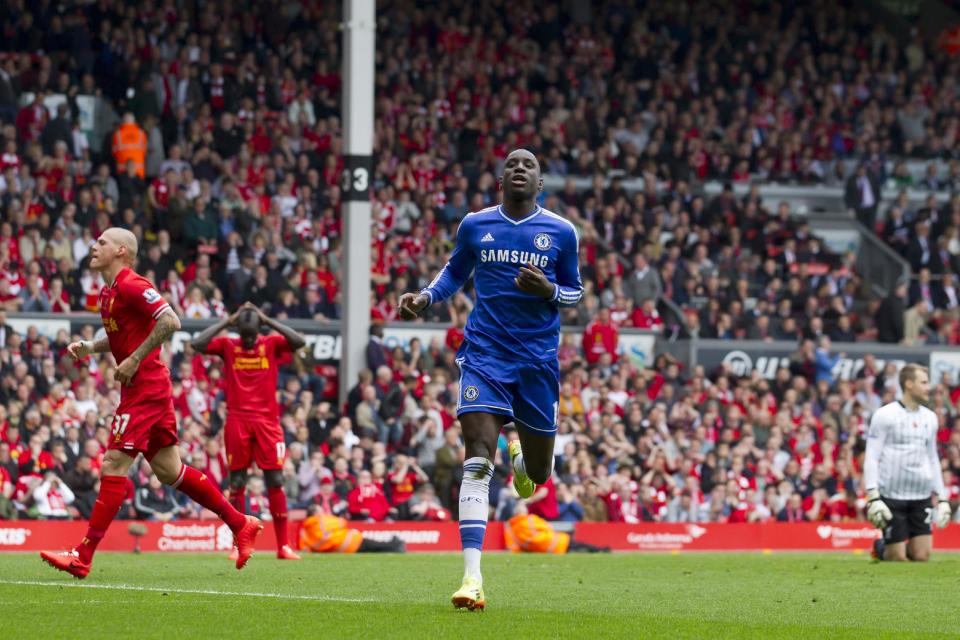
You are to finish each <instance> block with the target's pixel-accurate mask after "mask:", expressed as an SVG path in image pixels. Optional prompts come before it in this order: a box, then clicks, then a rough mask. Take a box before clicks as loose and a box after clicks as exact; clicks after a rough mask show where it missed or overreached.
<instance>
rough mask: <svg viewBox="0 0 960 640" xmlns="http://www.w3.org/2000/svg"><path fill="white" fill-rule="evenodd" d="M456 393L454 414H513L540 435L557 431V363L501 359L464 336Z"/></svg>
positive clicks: (558, 390)
mask: <svg viewBox="0 0 960 640" xmlns="http://www.w3.org/2000/svg"><path fill="white" fill-rule="evenodd" d="M457 364H458V365H459V366H460V397H459V398H458V402H457V416H460V415H462V414H464V413H470V412H473V411H482V412H485V413H496V414H499V415H503V416H507V417H510V418H513V420H514V421H515V422H516V423H518V424H519V425H520V426H522V427H525V428H527V429H529V430H530V431H532V432H534V433H536V434H538V435H543V436H555V435H556V434H557V416H558V413H559V406H560V405H559V402H560V363H559V362H557V361H556V360H553V361H550V362H523V361H510V360H504V359H503V358H500V357H498V356H494V355H491V354H488V353H484V352H481V351H478V350H477V348H476V347H472V346H471V345H470V344H469V342H467V341H466V340H465V341H464V342H463V344H462V345H460V349H459V350H458V351H457Z"/></svg>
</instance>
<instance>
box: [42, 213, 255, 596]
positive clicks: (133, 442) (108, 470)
mask: <svg viewBox="0 0 960 640" xmlns="http://www.w3.org/2000/svg"><path fill="white" fill-rule="evenodd" d="M136 257H137V238H136V236H134V235H133V234H132V233H130V232H129V231H127V230H126V229H119V228H112V229H107V230H106V231H104V232H103V233H102V234H101V235H100V237H99V238H97V241H96V243H94V245H93V247H92V248H91V249H90V268H91V269H94V270H96V271H98V272H100V274H101V275H102V276H103V280H104V282H109V283H110V285H109V286H106V287H104V288H103V290H102V291H101V292H100V301H99V302H100V317H101V318H102V319H103V327H104V329H105V330H106V332H107V335H106V337H105V338H101V339H100V340H96V341H95V342H90V341H86V340H85V341H81V342H74V343H71V344H70V345H69V346H68V347H67V350H68V351H69V352H70V355H71V356H73V357H74V358H75V359H77V360H82V359H83V358H86V357H87V356H88V355H89V354H91V353H107V352H108V351H109V352H110V353H112V354H113V357H114V359H116V361H117V362H118V363H119V364H118V365H117V371H116V379H117V382H119V383H120V385H121V387H120V406H119V407H117V411H116V414H115V415H114V416H113V421H112V423H111V435H110V444H109V446H108V451H107V453H106V454H105V455H104V457H103V467H102V469H101V478H100V495H99V496H97V501H96V503H95V504H94V506H93V512H92V513H91V514H90V523H89V527H88V529H87V535H86V536H84V538H83V540H82V541H81V542H80V544H79V545H77V546H76V547H74V548H73V549H72V550H70V551H62V552H55V551H43V552H41V553H40V557H41V558H43V560H44V561H46V562H47V563H48V564H50V565H51V566H53V567H55V568H57V569H59V570H61V571H66V572H67V573H70V574H71V575H73V576H75V577H77V578H85V577H86V576H87V574H88V573H90V565H91V563H92V561H93V554H94V552H95V551H96V549H97V545H98V544H99V543H100V540H102V539H103V536H104V534H105V533H106V532H107V528H108V527H109V526H110V523H111V522H112V521H113V519H114V517H115V516H116V515H117V512H118V511H119V510H120V506H121V505H122V504H123V501H124V499H125V498H126V497H127V478H126V475H127V471H128V470H129V469H130V465H132V464H133V461H134V459H135V458H136V456H137V454H138V453H142V454H143V455H144V457H145V458H146V459H147V461H149V462H150V466H151V467H152V468H153V472H154V473H155V474H156V475H157V478H158V479H159V480H160V481H161V482H163V483H164V484H169V485H170V486H172V487H173V488H175V489H179V490H180V491H182V492H184V493H185V494H187V495H188V496H190V497H191V498H192V499H193V500H194V501H196V502H197V503H199V504H201V505H203V506H204V507H206V508H207V509H210V510H211V511H213V512H214V513H216V514H217V515H218V516H220V518H221V519H222V520H223V521H224V522H225V523H226V524H227V525H228V526H229V527H230V529H231V530H232V531H233V534H234V539H235V540H236V544H237V546H238V548H239V551H240V553H239V555H238V557H237V569H242V568H243V566H244V565H245V564H246V563H247V560H248V559H249V558H250V555H251V554H252V553H253V545H254V542H255V540H256V538H257V535H259V533H260V531H261V530H262V529H263V523H261V522H260V520H258V519H257V518H254V517H251V516H244V515H243V514H242V513H240V512H239V511H237V510H236V509H234V508H233V506H232V505H231V504H230V503H229V502H227V500H226V498H224V497H223V494H222V493H220V489H219V488H218V487H217V485H216V484H214V483H213V482H212V481H211V480H210V479H209V478H208V477H207V476H205V475H204V474H202V473H200V472H199V471H197V470H196V469H194V468H192V467H188V466H187V465H185V464H183V463H182V462H181V461H180V451H179V449H178V448H177V446H176V445H177V421H176V416H175V414H174V410H173V389H172V385H171V382H170V372H169V370H168V369H167V368H166V366H164V364H163V363H162V362H161V361H160V346H161V345H162V344H163V343H164V342H165V341H166V340H167V338H169V337H170V336H171V335H172V334H173V332H174V331H176V330H177V329H179V328H180V319H179V318H178V317H177V314H176V313H174V311H173V309H171V308H170V306H169V305H168V304H167V303H166V301H165V300H164V299H163V298H162V297H161V296H160V294H159V293H157V290H156V289H155V288H154V287H153V284H151V282H150V281H149V280H147V279H146V278H143V277H141V276H139V275H137V274H136V273H135V272H134V271H133V269H132V268H131V267H132V266H133V263H134V261H135V260H136Z"/></svg>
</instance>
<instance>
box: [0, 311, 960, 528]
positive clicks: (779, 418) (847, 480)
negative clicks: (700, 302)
mask: <svg viewBox="0 0 960 640" xmlns="http://www.w3.org/2000/svg"><path fill="white" fill-rule="evenodd" d="M604 315H606V314H604ZM598 322H602V320H601V321H598ZM595 325H596V323H594V324H592V325H591V326H589V327H587V329H586V330H585V331H584V332H583V334H582V335H579V336H578V335H576V334H575V333H566V334H564V337H563V341H562V347H561V349H560V361H561V367H562V369H561V370H562V389H561V397H560V404H559V414H560V423H559V434H558V436H557V441H556V448H555V460H556V466H555V471H556V473H555V475H554V477H553V478H551V479H550V481H549V482H548V483H547V484H545V485H543V486H541V487H539V488H538V489H537V492H536V493H535V494H534V495H533V496H532V497H531V498H529V499H527V500H526V501H525V502H526V506H527V508H528V509H529V510H530V512H531V513H534V514H536V515H541V516H543V517H545V518H547V519H551V520H573V521H575V520H587V521H612V522H641V521H663V522H686V521H696V522H750V521H766V520H780V521H788V522H794V521H808V520H809V521H818V520H831V521H836V520H841V521H845V520H862V519H863V517H864V513H863V508H864V500H863V485H862V459H863V451H864V430H865V425H866V424H867V423H868V421H869V418H870V415H871V413H872V412H873V411H875V410H876V409H877V408H878V407H879V406H880V405H881V404H882V403H886V402H888V401H892V399H894V398H895V397H896V394H897V392H898V382H897V377H896V367H895V365H894V364H893V363H889V364H887V365H886V366H883V367H880V366H879V365H878V363H877V362H876V360H875V359H874V358H873V357H872V356H869V355H868V356H867V357H866V358H865V362H864V367H863V369H862V371H861V373H860V374H859V375H858V377H857V378H856V379H855V380H849V381H848V380H834V379H833V378H832V377H830V376H823V375H821V374H822V372H821V371H818V369H817V365H816V359H817V356H816V354H815V351H814V345H813V342H812V341H811V340H806V341H804V342H803V343H802V344H801V347H800V348H799V349H798V351H797V353H796V354H794V356H793V357H792V358H791V361H790V365H789V367H784V368H782V369H780V370H779V371H777V374H776V378H775V379H774V380H772V381H768V380H765V379H763V378H762V377H760V375H759V374H754V375H753V376H752V377H744V378H737V377H736V376H734V375H732V374H731V373H730V372H729V371H727V370H726V369H725V368H721V369H719V370H717V371H704V370H703V368H702V367H697V368H695V369H694V370H692V371H685V370H683V368H682V367H681V366H680V365H679V363H678V362H676V361H675V360H674V359H672V358H671V357H670V356H667V355H663V356H660V357H659V358H658V359H657V361H656V362H655V363H654V366H652V367H650V368H638V367H637V366H635V365H634V364H633V363H631V362H630V360H629V358H627V357H624V356H622V355H621V354H618V353H617V351H618V346H619V345H618V342H619V336H618V334H617V330H616V328H615V327H614V326H613V325H612V324H611V325H610V327H611V328H612V329H611V331H610V332H609V333H608V334H607V337H608V339H606V340H604V341H603V342H602V345H603V352H602V353H599V354H597V353H596V352H595V351H593V352H592V353H593V355H591V350H590V349H588V348H587V347H592V346H594V345H595V344H596V343H595V341H594V340H593V334H592V332H593V331H595V330H596V329H597V328H596V326H595ZM0 330H2V332H3V335H2V339H3V341H4V344H5V346H4V347H3V348H2V349H0V376H2V378H0V434H2V437H0V518H15V517H27V518H68V517H76V516H80V517H85V516H87V515H89V510H90V508H91V505H92V501H93V500H94V499H95V497H96V491H97V483H98V470H99V467H100V464H101V460H102V456H103V453H104V452H105V451H106V444H107V438H108V437H109V424H110V418H111V413H112V411H113V406H114V405H115V403H116V402H117V394H118V391H117V385H116V384H115V383H114V381H113V367H114V366H115V365H113V363H112V362H111V361H110V358H109V356H97V357H89V358H87V359H86V360H85V361H84V362H82V363H80V364H79V365H77V364H74V363H73V362H72V360H71V359H70V357H69V355H67V354H66V353H65V347H66V344H67V342H68V339H69V336H68V335H67V332H66V331H62V332H61V333H60V334H59V335H58V336H57V337H56V338H55V339H48V338H46V337H45V336H43V335H41V334H39V333H38V332H37V331H36V329H35V328H31V329H30V330H29V331H28V332H27V334H26V335H21V334H19V333H17V332H16V331H14V330H13V329H12V328H11V327H10V326H9V325H8V324H6V319H5V318H0ZM92 331H93V327H92V326H88V327H85V329H84V331H83V333H85V334H87V335H90V334H92ZM377 333H379V331H378V328H375V330H374V335H373V336H372V338H371V341H370V344H369V347H368V351H367V358H368V364H369V367H370V368H369V369H366V370H364V372H363V373H362V374H361V377H360V380H359V381H358V383H357V384H356V385H355V386H354V388H353V389H352V391H351V392H350V395H349V400H348V402H347V404H346V405H345V406H344V407H342V408H338V407H337V405H336V403H334V402H330V401H328V400H325V399H322V397H321V396H319V395H316V394H315V388H316V385H315V383H316V382H317V380H316V377H315V376H314V375H313V373H312V369H311V368H310V367H304V366H303V364H304V362H305V360H304V358H303V356H302V355H301V356H299V357H298V358H296V359H295V360H294V361H293V362H292V363H291V364H290V365H289V366H287V367H286V368H285V369H284V370H283V373H282V376H281V383H280V389H279V390H278V398H279V402H280V407H281V409H280V410H281V415H280V416H278V419H279V420H280V422H281V424H282V425H283V427H284V433H285V437H286V440H287V452H288V454H287V460H286V463H285V466H284V477H285V489H286V491H287V494H288V497H289V500H290V503H291V506H292V507H293V508H306V507H308V506H310V505H311V504H321V505H323V506H324V507H325V508H326V509H327V510H328V511H330V512H332V513H335V514H342V515H346V516H349V517H352V518H356V519H372V520H377V521H381V520H384V519H427V520H431V519H435V520H445V519H449V518H451V517H454V518H455V517H456V504H457V501H456V490H457V487H459V484H460V479H461V474H462V462H463V456H464V450H463V446H462V442H461V438H460V428H459V424H458V423H457V421H456V419H455V414H456V405H457V397H458V395H459V390H458V388H457V382H456V381H457V371H456V365H455V363H454V361H453V357H454V354H455V351H454V349H453V348H452V347H455V346H456V345H457V343H458V341H459V340H462V330H461V329H460V328H458V327H456V326H452V327H451V328H450V329H449V330H448V332H447V336H446V339H445V340H441V339H440V338H439V337H438V338H437V339H435V340H433V341H432V342H431V344H429V345H421V344H420V342H419V339H414V340H412V341H411V343H410V345H409V349H406V350H405V349H404V348H402V347H397V348H395V349H393V350H392V351H389V350H387V349H385V348H384V347H383V343H382V341H381V340H380V339H379V336H378V335H376V334H377ZM165 357H166V358H170V365H171V369H172V371H173V372H174V397H175V406H176V410H177V412H178V414H179V416H180V424H181V444H180V448H181V455H182V456H183V459H184V460H186V461H188V462H189V463H190V464H193V465H194V466H196V467H198V468H200V469H202V470H203V471H204V472H205V473H207V474H208V475H210V476H211V477H212V478H214V479H216V480H217V481H219V482H220V484H221V485H222V486H224V487H226V486H227V485H228V473H227V462H226V458H225V456H224V451H223V445H222V428H223V425H224V420H225V415H226V406H225V402H224V400H223V398H224V393H223V391H224V390H223V376H222V370H221V367H222V364H221V363H220V361H219V360H218V359H216V358H210V357H208V356H202V355H197V354H194V353H193V351H192V349H191V348H190V347H189V346H186V347H185V349H184V350H183V351H182V352H181V353H178V354H176V355H171V354H170V353H169V352H166V355H165ZM319 393H322V390H321V391H319ZM932 407H933V408H934V409H935V411H936V412H937V413H938V415H939V416H940V419H941V430H940V432H939V435H938V440H939V442H940V444H941V445H942V454H943V465H944V469H943V473H944V479H945V484H946V486H948V487H950V490H951V492H952V498H953V500H957V499H958V498H960V411H958V408H960V387H957V386H948V384H947V383H941V384H940V385H938V386H937V387H936V389H935V391H934V393H933V397H932ZM512 437H513V435H512V432H511V431H510V430H509V429H508V430H507V431H506V432H505V434H504V435H502V436H501V439H500V443H499V446H498V450H497V454H496V457H497V459H496V471H495V475H494V480H493V482H492V484H491V505H492V506H493V507H495V509H496V517H497V518H501V519H507V518H509V517H510V515H511V514H512V513H513V510H514V509H515V506H516V501H517V499H518V498H517V496H516V494H515V493H514V492H513V489H512V485H511V484H510V482H509V474H510V470H509V462H508V461H509V457H508V455H507V453H506V449H507V445H508V442H509V439H510V438H512ZM134 468H135V469H136V472H135V473H134V474H133V475H132V477H131V479H130V484H129V491H130V493H129V501H128V504H127V508H126V510H125V512H124V515H125V516H126V517H131V518H132V517H140V518H155V519H169V518H173V517H179V516H202V515H203V514H200V513H199V512H198V511H197V509H196V506H195V505H192V504H190V503H189V502H178V501H177V500H178V498H175V497H174V496H175V494H174V493H173V492H172V491H171V490H170V489H169V487H166V486H162V485H160V484H159V483H158V482H157V481H156V478H155V477H154V476H152V474H151V472H150V470H149V467H148V465H146V464H145V463H144V464H141V465H140V466H139V467H136V466H135V467H134ZM247 495H248V510H249V511H250V512H251V513H255V514H259V515H261V516H267V517H269V512H268V511H267V510H266V500H265V497H264V487H263V481H262V479H261V478H260V477H259V476H258V475H254V476H253V477H252V479H251V480H250V485H249V490H248V494H247ZM180 499H182V500H185V499H183V498H180Z"/></svg>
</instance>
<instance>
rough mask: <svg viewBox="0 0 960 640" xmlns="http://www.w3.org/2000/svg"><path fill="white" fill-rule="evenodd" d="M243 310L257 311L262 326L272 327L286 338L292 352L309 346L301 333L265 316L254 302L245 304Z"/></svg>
mask: <svg viewBox="0 0 960 640" xmlns="http://www.w3.org/2000/svg"><path fill="white" fill-rule="evenodd" d="M241 309H253V310H254V311H256V312H257V315H259V316H260V322H261V323H262V324H265V325H267V326H268V327H270V328H271V329H273V330H274V331H276V332H277V333H279V334H280V335H282V336H283V337H284V338H286V340H287V344H288V345H290V350H291V351H298V350H300V349H302V348H303V347H305V346H306V344H307V340H306V338H304V337H303V336H302V335H300V334H299V333H297V332H296V331H294V330H293V329H291V328H290V327H288V326H287V325H285V324H283V323H282V322H279V321H277V320H274V319H273V318H271V317H270V316H268V315H267V314H265V313H264V312H263V310H262V309H260V307H258V306H256V305H255V304H253V303H252V302H245V303H244V304H243V306H242V307H241Z"/></svg>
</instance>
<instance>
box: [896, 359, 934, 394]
mask: <svg viewBox="0 0 960 640" xmlns="http://www.w3.org/2000/svg"><path fill="white" fill-rule="evenodd" d="M921 371H922V372H923V373H925V374H926V375H927V376H928V377H929V375H930V372H929V371H927V368H926V367H924V366H923V365H919V364H915V363H912V362H911V363H910V364H905V365H903V368H902V369H900V388H901V389H903V388H904V386H905V385H906V383H907V381H912V380H916V379H917V374H918V373H920V372H921Z"/></svg>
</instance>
